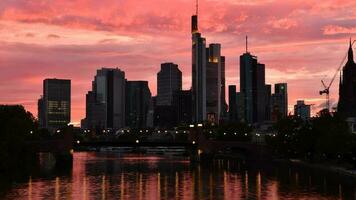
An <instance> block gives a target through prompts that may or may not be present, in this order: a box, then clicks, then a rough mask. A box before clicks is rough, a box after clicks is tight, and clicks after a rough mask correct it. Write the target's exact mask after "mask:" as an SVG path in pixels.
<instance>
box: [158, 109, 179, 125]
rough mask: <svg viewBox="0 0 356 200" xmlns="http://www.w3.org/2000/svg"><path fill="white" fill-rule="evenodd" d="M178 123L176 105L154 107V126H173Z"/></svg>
mask: <svg viewBox="0 0 356 200" xmlns="http://www.w3.org/2000/svg"><path fill="white" fill-rule="evenodd" d="M176 125H177V110H176V107H175V106H174V105H170V106H158V105H156V106H155V107H154V126H155V127H160V128H172V127H174V126H176Z"/></svg>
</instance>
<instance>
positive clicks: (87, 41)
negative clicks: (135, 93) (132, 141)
mask: <svg viewBox="0 0 356 200" xmlns="http://www.w3.org/2000/svg"><path fill="white" fill-rule="evenodd" d="M194 9H195V6H194V2H193V1H188V0H177V1H165V0H132V1H131V0H130V1H114V0H101V1H97V0H73V1H36V0H17V1H6V0H5V1H1V2H0V25H1V26H0V70H1V73H0V93H1V94H6V95H1V96H0V103H23V104H24V105H25V106H26V108H27V109H29V110H30V111H31V112H33V113H34V114H35V113H37V99H38V97H39V96H40V94H41V92H42V80H43V79H44V78H48V77H57V78H69V79H72V91H73V93H72V94H73V96H72V99H73V106H72V108H73V110H72V112H73V115H72V116H73V119H72V121H74V122H79V121H80V119H81V118H83V116H84V114H85V113H84V112H85V94H86V92H87V91H88V90H89V89H90V87H91V81H92V79H93V76H94V75H95V73H96V69H98V68H101V67H119V68H121V69H123V70H125V71H126V76H127V78H128V79H132V80H139V79H144V80H148V81H149V86H150V88H151V92H152V93H153V94H156V73H157V72H158V70H159V67H160V63H162V62H168V61H169V62H175V63H177V64H179V67H180V69H181V70H182V72H183V76H184V78H183V85H184V86H183V87H184V88H185V89H189V88H190V84H191V83H190V82H191V80H190V79H191V78H190V75H191V59H190V56H191V52H190V51H191V44H190V42H191V36H190V16H191V15H192V14H193V13H194V12H195V11H194ZM355 13H356V2H355V1H349V0H325V1H317V0H310V1H302V0H254V1H252V0H249V1H235V0H220V1H218V0H201V1H200V9H199V28H200V30H201V32H202V34H203V36H204V37H206V38H207V42H208V43H212V42H218V43H221V44H222V53H223V55H225V56H226V59H227V60H226V62H227V64H226V80H227V83H226V85H230V84H235V85H239V82H238V81H239V70H238V69H239V67H238V66H239V63H238V57H239V55H240V54H242V53H243V52H244V43H245V41H244V38H245V35H249V38H250V39H249V41H250V42H249V43H250V45H249V49H250V51H251V52H252V53H253V54H255V55H257V56H258V58H259V60H260V62H262V63H265V64H266V68H267V70H266V80H267V81H268V82H269V83H275V82H281V81H287V82H288V84H289V95H290V98H289V104H290V107H292V106H293V104H294V103H295V101H296V100H297V99H304V98H305V99H309V100H311V101H313V102H316V104H320V103H322V99H321V98H322V97H320V95H319V94H318V91H319V90H320V87H321V84H320V80H321V79H326V80H329V79H330V76H331V74H333V73H334V70H335V69H336V67H337V65H338V63H339V62H340V60H341V58H342V57H343V55H344V54H345V52H346V51H347V46H348V44H347V41H348V37H349V35H350V34H353V35H354V36H355V35H356V34H355V31H354V27H356V22H355V20H354V19H356V15H355ZM330 24H332V26H331V25H330ZM346 32H347V33H346ZM339 33H344V34H339ZM346 34H347V35H346ZM50 35H51V37H50ZM55 35H56V36H58V37H55ZM52 36H53V37H52ZM49 38H51V39H49ZM238 88H239V86H238ZM331 96H332V98H333V99H337V84H335V85H334V86H333V88H332V94H331Z"/></svg>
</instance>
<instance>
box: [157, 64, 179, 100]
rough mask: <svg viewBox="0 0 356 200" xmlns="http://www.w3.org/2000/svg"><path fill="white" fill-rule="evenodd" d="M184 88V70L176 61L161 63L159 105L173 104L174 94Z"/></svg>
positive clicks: (158, 88) (158, 86)
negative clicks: (180, 68)
mask: <svg viewBox="0 0 356 200" xmlns="http://www.w3.org/2000/svg"><path fill="white" fill-rule="evenodd" d="M178 90H182V72H181V71H180V70H179V69H178V65H176V64H174V63H163V64H161V71H159V72H158V73H157V105H159V106H162V105H166V106H169V105H172V98H173V94H174V93H175V92H176V91H178Z"/></svg>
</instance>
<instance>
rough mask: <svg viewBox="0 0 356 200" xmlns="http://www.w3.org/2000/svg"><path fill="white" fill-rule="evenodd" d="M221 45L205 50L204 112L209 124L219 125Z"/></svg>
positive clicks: (213, 45)
mask: <svg viewBox="0 0 356 200" xmlns="http://www.w3.org/2000/svg"><path fill="white" fill-rule="evenodd" d="M220 51H221V45H220V44H210V45H209V48H207V49H206V57H207V65H206V91H207V93H206V112H207V119H208V121H209V122H213V123H219V121H220V114H221V105H222V103H221V55H220V54H221V53H220Z"/></svg>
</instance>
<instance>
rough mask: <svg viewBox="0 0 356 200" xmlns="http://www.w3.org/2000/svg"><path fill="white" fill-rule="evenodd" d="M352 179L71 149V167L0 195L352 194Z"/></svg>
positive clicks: (36, 175)
mask: <svg viewBox="0 0 356 200" xmlns="http://www.w3.org/2000/svg"><path fill="white" fill-rule="evenodd" d="M354 181H355V180H352V179H350V178H346V177H342V176H339V175H336V174H330V173H327V172H323V171H320V170H315V169H309V168H302V167H296V166H289V165H286V164H268V163H265V164H263V163H262V164H261V163H244V162H240V161H231V160H230V161H226V160H215V161H212V162H209V163H201V164H198V163H191V162H190V161H189V159H188V158H185V157H173V156H164V155H137V154H120V153H114V152H109V153H108V152H107V153H104V152H76V153H74V155H73V167H72V168H71V169H69V170H59V169H56V170H53V169H50V168H44V169H41V170H40V171H37V172H33V173H32V174H31V176H26V177H24V178H22V179H20V180H18V181H14V183H13V184H12V185H11V186H10V187H9V188H8V189H6V190H4V189H0V191H1V190H2V192H1V195H0V199H19V200H22V199H26V200H31V199H46V200H47V199H55V200H57V199H73V200H81V199H102V200H104V199H135V200H136V199H137V200H141V199H142V200H143V199H212V200H217V199H258V200H259V199H268V200H270V199H271V200H277V199H279V200H289V199H293V200H294V199H318V200H319V199H326V200H329V199H330V200H331V199H356V189H355V185H354V184H355V182H354Z"/></svg>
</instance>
